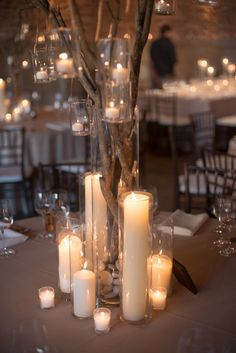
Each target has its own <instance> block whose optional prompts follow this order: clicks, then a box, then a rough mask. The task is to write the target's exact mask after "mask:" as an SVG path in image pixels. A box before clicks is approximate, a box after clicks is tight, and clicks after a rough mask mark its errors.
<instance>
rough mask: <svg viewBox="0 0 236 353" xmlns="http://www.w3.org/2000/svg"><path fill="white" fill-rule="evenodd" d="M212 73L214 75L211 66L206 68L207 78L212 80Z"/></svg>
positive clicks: (213, 69)
mask: <svg viewBox="0 0 236 353" xmlns="http://www.w3.org/2000/svg"><path fill="white" fill-rule="evenodd" d="M214 73H215V68H214V67H213V66H208V68H207V74H208V77H210V78H212V77H213V76H214Z"/></svg>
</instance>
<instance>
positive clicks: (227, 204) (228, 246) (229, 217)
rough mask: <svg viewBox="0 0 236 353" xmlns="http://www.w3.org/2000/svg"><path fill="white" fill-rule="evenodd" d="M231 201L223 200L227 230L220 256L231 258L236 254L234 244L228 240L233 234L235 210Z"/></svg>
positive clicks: (224, 220)
mask: <svg viewBox="0 0 236 353" xmlns="http://www.w3.org/2000/svg"><path fill="white" fill-rule="evenodd" d="M232 206H233V204H232V200H231V199H223V222H224V224H225V229H224V232H223V236H224V244H223V246H222V247H221V248H220V250H219V254H220V255H222V256H226V257H228V256H231V255H233V254H234V253H235V249H234V247H233V246H232V242H231V241H230V240H229V239H228V236H229V234H231V232H232V224H233V221H234V210H233V207H232Z"/></svg>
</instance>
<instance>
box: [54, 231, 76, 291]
mask: <svg viewBox="0 0 236 353" xmlns="http://www.w3.org/2000/svg"><path fill="white" fill-rule="evenodd" d="M58 237H59V239H60V234H59V235H58ZM58 251H59V268H58V271H59V286H60V289H61V291H62V292H63V293H70V292H71V288H70V287H71V278H72V276H73V274H74V273H75V272H76V271H78V270H79V269H81V267H82V259H81V251H82V242H81V240H80V239H79V238H78V237H76V236H75V235H71V234H70V231H68V235H66V236H65V237H64V238H63V239H62V240H61V242H60V244H59V246H58Z"/></svg>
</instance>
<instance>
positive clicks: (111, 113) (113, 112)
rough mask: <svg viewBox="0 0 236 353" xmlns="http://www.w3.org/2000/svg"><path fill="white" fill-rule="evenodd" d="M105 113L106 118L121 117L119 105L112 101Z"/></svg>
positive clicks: (114, 118)
mask: <svg viewBox="0 0 236 353" xmlns="http://www.w3.org/2000/svg"><path fill="white" fill-rule="evenodd" d="M105 115H106V118H109V119H111V120H116V119H117V118H119V115H120V111H119V109H118V108H117V107H115V104H114V102H110V103H109V107H106V109H105Z"/></svg>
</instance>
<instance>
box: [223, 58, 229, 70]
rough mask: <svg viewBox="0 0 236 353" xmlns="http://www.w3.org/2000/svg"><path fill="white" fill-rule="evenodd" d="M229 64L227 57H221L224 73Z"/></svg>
mask: <svg viewBox="0 0 236 353" xmlns="http://www.w3.org/2000/svg"><path fill="white" fill-rule="evenodd" d="M228 64H229V59H228V58H223V59H222V65H223V72H224V73H226V71H227V66H228Z"/></svg>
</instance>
